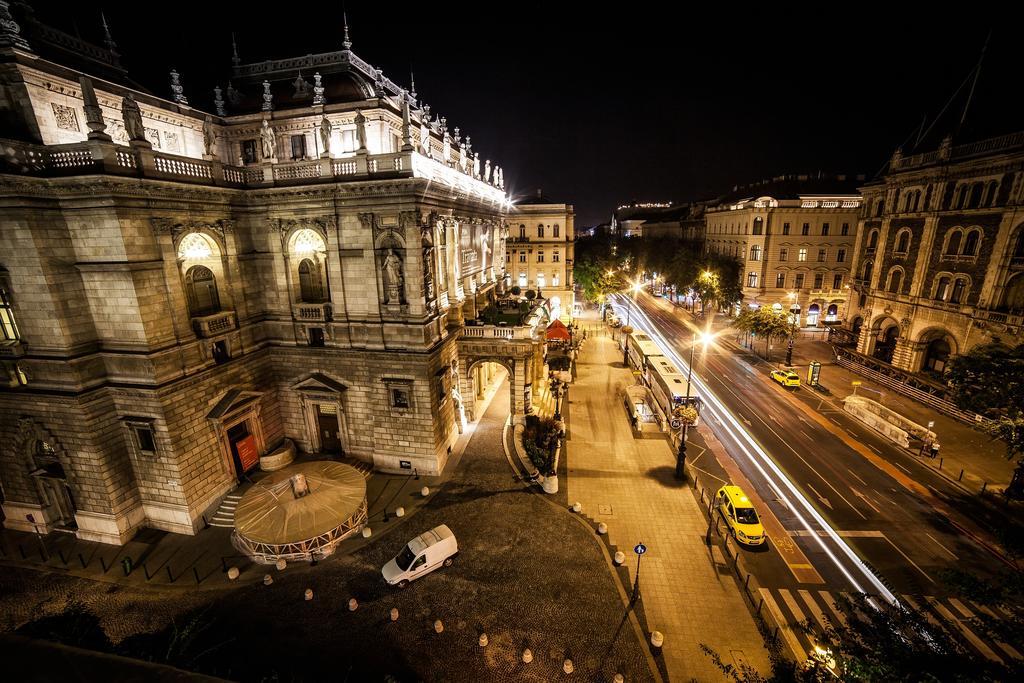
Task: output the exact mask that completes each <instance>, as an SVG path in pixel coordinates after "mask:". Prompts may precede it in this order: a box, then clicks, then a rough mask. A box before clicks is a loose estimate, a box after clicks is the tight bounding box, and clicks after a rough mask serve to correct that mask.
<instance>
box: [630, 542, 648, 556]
mask: <svg viewBox="0 0 1024 683" xmlns="http://www.w3.org/2000/svg"><path fill="white" fill-rule="evenodd" d="M633 552H634V553H636V554H637V555H643V554H644V553H646V552H647V546H645V545H644V544H643V543H637V544H636V546H635V547H634V548H633Z"/></svg>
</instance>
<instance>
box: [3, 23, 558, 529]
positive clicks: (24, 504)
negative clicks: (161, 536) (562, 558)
mask: <svg viewBox="0 0 1024 683" xmlns="http://www.w3.org/2000/svg"><path fill="white" fill-rule="evenodd" d="M2 4H3V5H4V7H3V9H4V10H6V5H7V3H2ZM15 19H16V20H17V22H18V23H16V22H15V21H5V22H4V23H3V25H2V26H0V82H2V84H3V88H4V92H5V93H6V94H7V96H6V97H5V98H4V100H3V102H2V103H0V108H2V111H0V115H2V116H3V121H4V123H5V125H4V132H3V135H4V136H5V138H7V139H4V140H3V141H2V145H0V147H2V150H3V152H2V154H3V156H2V159H0V204H2V208H0V322H2V332H3V337H2V338H0V363H2V368H3V370H4V378H5V380H6V386H5V387H4V388H3V389H0V481H2V484H3V507H4V514H5V517H6V520H5V525H6V526H8V527H11V528H18V529H26V530H32V529H35V528H39V529H46V530H50V529H55V528H63V529H65V530H69V531H74V532H75V533H77V534H78V535H79V536H80V537H82V538H87V539H91V540H99V541H104V542H108V543H123V542H124V541H125V540H126V539H128V538H130V537H131V536H132V535H133V534H134V533H135V531H136V530H137V529H138V528H140V527H142V526H150V527H155V528H160V529H166V530H170V531H175V532H180V533H195V531H196V530H197V529H199V528H201V527H202V525H203V515H204V513H206V514H208V513H209V512H210V511H211V510H212V509H214V508H215V507H216V505H217V504H218V502H219V501H220V500H221V498H222V497H223V496H224V495H225V493H226V492H228V491H229V490H231V489H232V488H234V487H235V486H236V485H237V482H238V481H239V480H240V478H242V477H243V475H244V473H245V472H246V471H247V470H248V469H249V468H250V467H252V466H253V464H254V459H255V460H257V461H258V460H259V459H261V458H265V457H273V458H277V459H278V460H282V459H287V457H288V455H289V452H290V451H291V449H292V448H293V447H294V448H295V449H297V450H299V451H303V452H309V453H318V454H328V455H331V454H339V455H340V454H344V455H346V456H349V457H352V458H356V459H359V460H362V461H364V462H366V463H371V464H372V465H373V466H374V467H376V468H378V469H382V470H388V471H403V470H409V471H411V470H413V469H416V470H418V471H419V472H424V473H431V472H438V471H440V470H441V469H442V468H443V467H444V465H445V463H446V461H447V459H448V456H449V454H450V452H451V447H452V445H453V444H454V442H455V440H456V438H457V436H458V434H459V432H460V431H461V429H462V425H463V424H464V419H465V418H464V415H465V414H466V413H470V414H472V410H473V405H471V403H472V401H471V399H468V398H467V401H468V402H469V403H470V405H466V404H464V403H463V399H462V396H467V397H469V396H472V392H473V388H472V385H471V376H470V371H471V370H472V367H468V366H472V365H473V364H474V363H480V362H483V361H484V359H487V358H491V357H496V358H500V359H501V362H502V364H504V365H505V367H507V368H508V369H509V372H510V374H511V375H512V376H513V381H511V382H510V385H511V391H512V395H513V403H512V406H513V411H514V413H515V415H516V416H517V417H521V416H522V415H523V414H524V413H525V412H529V410H530V394H529V390H528V387H529V386H530V382H531V374H530V373H532V372H533V368H534V367H535V366H536V363H535V362H534V360H533V353H534V351H535V350H536V348H537V345H531V344H532V342H531V341H530V340H529V339H526V340H525V341H521V340H519V338H518V337H520V336H523V335H519V334H518V332H517V339H516V340H512V339H505V338H500V337H495V338H489V339H475V338H474V339H464V337H465V336H466V335H465V334H464V330H465V329H466V328H465V326H464V319H465V316H466V315H471V314H472V313H473V312H475V311H476V310H477V308H478V307H479V306H480V305H482V303H483V302H486V300H487V299H488V298H493V297H494V296H495V290H496V289H498V288H500V287H502V283H503V281H504V264H505V251H504V249H505V236H506V230H507V222H506V216H507V212H508V210H509V206H510V204H509V202H508V201H507V198H506V196H505V193H504V191H503V184H504V182H503V174H502V171H501V169H500V168H499V167H497V166H492V165H491V162H490V161H488V160H481V159H480V156H479V154H478V153H477V152H475V151H474V150H473V148H472V146H471V142H470V139H469V137H468V136H466V137H465V138H463V137H462V135H461V134H460V131H459V129H458V128H452V129H450V128H449V126H448V124H447V122H446V120H445V118H444V117H437V116H436V115H432V114H431V113H430V111H429V108H428V107H427V106H426V105H421V103H420V102H419V101H418V99H417V95H416V93H415V92H410V90H413V89H412V88H411V89H410V90H406V89H404V88H401V87H399V86H398V85H396V84H395V83H393V82H392V81H391V80H389V79H387V78H386V77H385V76H384V75H383V74H382V73H381V72H380V71H379V70H377V69H375V68H373V67H372V66H371V65H370V64H368V63H366V62H365V61H363V60H362V59H360V58H359V57H358V56H356V55H355V54H354V53H353V52H352V50H351V42H350V41H349V40H348V30H347V27H346V30H345V41H344V43H342V46H343V49H341V50H338V51H336V52H330V53H325V54H317V55H307V56H305V57H299V58H295V59H283V60H272V61H261V62H256V63H253V64H244V63H242V61H241V60H240V59H239V58H238V56H237V54H236V55H235V59H234V64H233V67H231V69H230V80H228V77H227V76H225V78H224V81H223V84H222V86H218V88H217V89H216V90H215V91H214V93H212V95H213V97H212V98H210V99H211V101H212V107H210V108H209V109H207V110H204V109H202V108H197V107H194V106H192V105H190V104H189V103H188V99H187V96H188V94H192V95H193V96H194V95H195V94H194V93H187V91H186V89H185V88H184V87H183V86H182V77H181V76H179V75H178V74H176V73H172V75H171V82H170V85H171V88H170V92H171V98H170V99H164V98H161V97H156V96H153V95H152V94H149V93H146V92H141V91H139V90H137V89H134V88H133V86H132V82H131V81H130V80H129V79H128V78H127V77H126V74H125V73H124V70H123V69H122V68H121V66H120V63H119V60H118V56H117V53H116V46H115V44H114V42H113V39H112V38H111V37H110V36H109V34H108V35H107V38H108V42H107V46H106V48H101V47H98V46H95V45H90V44H88V43H85V42H83V41H81V40H80V39H78V38H76V37H74V36H70V35H67V34H63V33H61V32H59V31H56V30H55V29H52V28H49V27H41V26H40V25H38V24H36V23H35V21H34V19H33V18H32V17H31V16H30V15H29V16H16V17H15ZM19 23H20V26H19ZM196 99H198V98H196ZM567 220H568V222H567V223H566V224H565V230H566V235H567V236H568V235H570V234H571V230H572V228H571V226H572V223H571V209H570V210H569V213H568V214H567ZM570 244H571V242H570ZM569 249H570V250H569V251H567V253H566V258H571V247H569ZM563 277H564V279H565V282H568V281H569V280H570V279H571V275H570V274H569V273H568V272H566V273H565V274H564V275H563ZM474 332H475V333H477V332H479V333H478V334H475V337H481V336H486V335H485V334H484V333H485V332H486V330H482V329H478V330H474ZM509 336H511V335H509ZM463 342H465V343H466V344H469V346H464V345H463ZM483 342H486V344H484V343H483ZM474 344H475V346H473V345H474ZM466 349H469V350H471V351H472V352H473V354H474V355H473V356H472V357H466V356H465V351H466Z"/></svg>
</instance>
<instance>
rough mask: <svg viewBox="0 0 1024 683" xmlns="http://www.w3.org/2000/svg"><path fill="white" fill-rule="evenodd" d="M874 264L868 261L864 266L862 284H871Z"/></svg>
mask: <svg viewBox="0 0 1024 683" xmlns="http://www.w3.org/2000/svg"><path fill="white" fill-rule="evenodd" d="M874 267H875V264H874V263H872V262H871V261H868V262H866V263H865V264H864V278H863V279H864V282H866V283H868V284H871V271H872V270H873V269H874Z"/></svg>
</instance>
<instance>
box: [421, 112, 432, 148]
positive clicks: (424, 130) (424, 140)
mask: <svg viewBox="0 0 1024 683" xmlns="http://www.w3.org/2000/svg"><path fill="white" fill-rule="evenodd" d="M426 111H427V110H424V111H423V112H420V153H422V154H423V155H424V156H428V157H429V156H430V127H429V126H428V125H427V113H426Z"/></svg>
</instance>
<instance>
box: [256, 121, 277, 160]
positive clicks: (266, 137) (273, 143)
mask: <svg viewBox="0 0 1024 683" xmlns="http://www.w3.org/2000/svg"><path fill="white" fill-rule="evenodd" d="M260 141H261V142H262V143H263V158H264V159H267V160H269V159H276V158H277V139H276V138H275V137H274V129H273V128H271V127H270V124H269V123H268V122H267V120H266V119H263V128H261V129H260Z"/></svg>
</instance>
